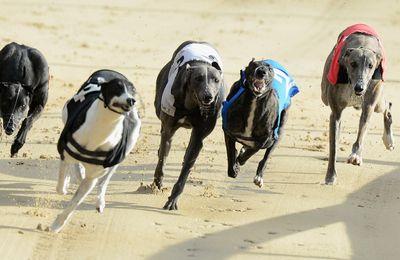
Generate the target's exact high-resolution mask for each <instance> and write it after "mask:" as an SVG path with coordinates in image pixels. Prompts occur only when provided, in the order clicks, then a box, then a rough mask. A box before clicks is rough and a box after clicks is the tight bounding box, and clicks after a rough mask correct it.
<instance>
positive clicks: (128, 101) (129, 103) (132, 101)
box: [126, 98, 136, 106]
mask: <svg viewBox="0 0 400 260" xmlns="http://www.w3.org/2000/svg"><path fill="white" fill-rule="evenodd" d="M135 102H136V100H135V99H134V98H127V99H126V103H127V104H128V105H129V106H133V105H134V104H135Z"/></svg>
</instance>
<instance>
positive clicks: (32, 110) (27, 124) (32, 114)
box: [11, 83, 48, 157]
mask: <svg viewBox="0 0 400 260" xmlns="http://www.w3.org/2000/svg"><path fill="white" fill-rule="evenodd" d="M40 88H41V89H43V91H38V93H35V95H34V96H33V99H32V103H31V105H30V107H29V111H28V116H27V117H26V118H25V119H24V121H23V122H22V125H21V128H20V129H19V131H18V134H17V136H16V137H15V140H14V142H13V144H12V145H11V157H14V156H15V155H16V154H17V153H18V151H19V150H20V149H21V148H22V146H23V145H24V144H25V141H26V136H27V134H28V132H29V130H31V128H32V124H33V123H34V122H35V121H36V120H37V119H38V118H39V116H40V114H41V113H42V111H43V109H44V106H45V104H46V102H47V97H48V93H47V83H46V84H44V85H43V86H42V87H40Z"/></svg>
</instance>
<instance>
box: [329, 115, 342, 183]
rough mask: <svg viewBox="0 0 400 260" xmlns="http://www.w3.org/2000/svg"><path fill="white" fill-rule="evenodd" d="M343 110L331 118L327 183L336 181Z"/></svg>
mask: <svg viewBox="0 0 400 260" xmlns="http://www.w3.org/2000/svg"><path fill="white" fill-rule="evenodd" d="M341 115H342V110H340V111H336V112H333V111H332V113H331V116H330V120H329V162H328V170H327V172H326V176H325V184H327V185H332V184H334V183H335V181H336V156H337V155H336V152H337V149H336V146H337V143H338V140H339V136H340V122H341V121H340V118H341Z"/></svg>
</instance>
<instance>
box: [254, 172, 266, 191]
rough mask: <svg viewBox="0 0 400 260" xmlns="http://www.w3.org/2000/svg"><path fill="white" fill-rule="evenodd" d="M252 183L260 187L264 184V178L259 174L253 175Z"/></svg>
mask: <svg viewBox="0 0 400 260" xmlns="http://www.w3.org/2000/svg"><path fill="white" fill-rule="evenodd" d="M253 182H254V184H255V185H256V186H258V187H260V188H262V187H263V186H264V180H263V178H262V177H261V176H258V175H256V176H254V180H253Z"/></svg>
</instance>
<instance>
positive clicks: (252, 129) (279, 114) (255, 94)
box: [222, 59, 299, 187]
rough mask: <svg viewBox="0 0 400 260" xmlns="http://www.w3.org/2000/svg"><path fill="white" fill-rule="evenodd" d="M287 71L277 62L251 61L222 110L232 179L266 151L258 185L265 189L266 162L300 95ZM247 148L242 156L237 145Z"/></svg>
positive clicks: (258, 176) (256, 178)
mask: <svg viewBox="0 0 400 260" xmlns="http://www.w3.org/2000/svg"><path fill="white" fill-rule="evenodd" d="M298 91H299V90H298V88H297V86H296V85H295V83H294V80H293V79H292V78H291V77H290V75H289V74H288V72H287V71H286V69H284V68H283V67H282V66H281V65H280V64H279V63H277V62H276V61H273V60H265V61H254V59H253V60H252V61H250V63H249V65H248V66H247V67H246V69H245V70H244V71H241V79H240V80H238V81H236V82H235V83H234V84H233V86H232V88H231V90H230V93H229V95H228V97H227V101H226V102H224V105H223V109H222V120H223V129H224V134H225V145H226V151H227V156H228V176H229V177H232V178H236V176H237V174H238V173H239V170H240V165H243V164H245V162H246V161H247V160H248V159H249V158H250V157H251V156H253V155H254V154H255V153H256V152H258V151H259V150H260V149H266V151H265V155H264V158H263V159H262V160H261V161H260V163H259V164H258V168H257V173H256V176H255V177H254V183H255V184H256V185H257V186H259V187H262V186H263V173H264V171H265V168H266V162H267V160H268V158H269V156H270V154H271V152H272V151H273V150H274V149H275V147H276V145H277V143H278V141H279V140H280V138H281V136H282V133H283V126H284V124H285V122H286V119H287V111H288V109H289V106H290V98H291V97H292V96H294V95H295V94H297V93H298ZM236 142H239V143H241V144H242V145H243V148H242V149H241V150H240V153H239V156H237V151H236V147H235V143H236Z"/></svg>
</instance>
